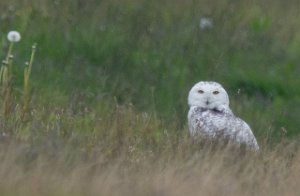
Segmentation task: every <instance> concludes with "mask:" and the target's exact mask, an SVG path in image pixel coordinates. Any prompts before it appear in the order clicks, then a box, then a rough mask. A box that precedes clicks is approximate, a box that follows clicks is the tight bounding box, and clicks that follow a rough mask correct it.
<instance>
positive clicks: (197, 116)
mask: <svg viewBox="0 0 300 196" xmlns="http://www.w3.org/2000/svg"><path fill="white" fill-rule="evenodd" d="M188 124H189V130H190V133H191V135H192V136H201V137H204V138H209V139H222V138H226V139H229V140H230V141H233V142H234V143H237V144H246V145H247V146H249V147H250V148H253V149H258V148H259V147H258V145H257V142H256V139H255V137H254V135H253V133H252V131H251V129H250V127H249V126H248V125H247V124H246V123H245V122H244V121H243V120H241V119H240V118H237V117H235V116H234V115H233V114H232V113H231V111H230V112H226V110H222V111H219V110H214V109H204V108H201V107H191V108H190V111H189V114H188Z"/></svg>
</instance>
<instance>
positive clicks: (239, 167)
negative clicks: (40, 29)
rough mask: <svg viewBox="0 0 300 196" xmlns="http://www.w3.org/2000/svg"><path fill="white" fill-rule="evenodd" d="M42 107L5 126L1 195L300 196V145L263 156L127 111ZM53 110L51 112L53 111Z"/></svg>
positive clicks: (266, 148)
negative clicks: (202, 139)
mask: <svg viewBox="0 0 300 196" xmlns="http://www.w3.org/2000/svg"><path fill="white" fill-rule="evenodd" d="M99 107H101V110H99V109H97V107H96V108H93V109H91V108H87V107H82V108H81V109H80V108H77V107H75V108H73V106H72V105H70V106H68V107H65V108H52V107H49V108H39V109H36V110H34V111H33V113H32V119H31V121H29V122H25V123H24V122H18V121H17V120H16V119H17V118H15V119H12V121H14V123H12V124H6V127H2V130H6V131H5V132H2V136H1V140H0V159H1V161H0V179H1V180H0V194H1V195H3V196H6V195H7V196H10V195H22V196H23V195H33V196H34V195H58V196H60V195H62V196H64V195H78V196H79V195H166V196H168V195H184V194H190V195H297V193H298V192H299V191H300V188H299V186H297V185H298V184H299V183H300V177H299V175H298V174H299V172H300V165H299V161H300V152H299V150H298V146H299V144H298V142H297V141H296V140H294V141H292V140H287V141H285V139H282V141H281V143H280V144H276V145H274V146H273V147H270V145H268V144H267V142H266V141H265V140H264V138H259V143H260V146H261V151H260V152H259V153H252V152H247V151H242V150H239V149H237V148H235V147H234V146H223V145H220V146H219V145H217V144H216V143H202V142H198V141H194V140H192V139H191V138H190V137H189V135H188V134H187V130H185V129H180V128H178V125H176V123H168V124H164V122H163V121H162V120H160V119H159V118H158V117H157V115H155V114H154V113H153V114H149V113H139V112H136V111H135V109H134V108H133V107H132V106H130V105H128V106H119V105H115V106H109V105H99ZM50 108H51V109H50Z"/></svg>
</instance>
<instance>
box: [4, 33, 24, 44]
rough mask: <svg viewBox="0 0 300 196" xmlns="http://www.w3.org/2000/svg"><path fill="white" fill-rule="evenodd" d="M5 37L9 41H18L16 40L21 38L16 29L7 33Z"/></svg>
mask: <svg viewBox="0 0 300 196" xmlns="http://www.w3.org/2000/svg"><path fill="white" fill-rule="evenodd" d="M7 39H8V41H10V42H18V41H20V40H21V35H20V33H19V32H18V31H10V32H9V33H8V34H7Z"/></svg>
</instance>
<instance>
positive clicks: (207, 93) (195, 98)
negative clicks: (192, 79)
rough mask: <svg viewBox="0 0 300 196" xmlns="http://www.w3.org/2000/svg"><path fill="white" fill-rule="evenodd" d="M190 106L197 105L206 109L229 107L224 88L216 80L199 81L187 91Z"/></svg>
mask: <svg viewBox="0 0 300 196" xmlns="http://www.w3.org/2000/svg"><path fill="white" fill-rule="evenodd" d="M188 104H189V106H190V107H192V106H199V107H202V108H206V109H218V108H224V107H229V98H228V94H227V92H226V91H225V89H224V88H223V87H222V86H221V85H220V84H219V83H217V82H210V81H201V82H198V83H197V84H195V85H194V86H193V87H192V89H191V90H190V92H189V96H188Z"/></svg>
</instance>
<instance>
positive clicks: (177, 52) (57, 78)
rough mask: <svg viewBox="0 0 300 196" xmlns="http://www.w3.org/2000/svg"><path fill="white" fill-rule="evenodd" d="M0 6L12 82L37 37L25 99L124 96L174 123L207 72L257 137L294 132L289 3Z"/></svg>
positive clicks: (293, 22)
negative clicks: (13, 37)
mask: <svg viewBox="0 0 300 196" xmlns="http://www.w3.org/2000/svg"><path fill="white" fill-rule="evenodd" d="M0 10H1V11H0V20H1V22H0V35H1V39H0V41H1V42H0V46H1V57H2V58H4V57H5V54H6V51H7V47H8V42H7V40H6V35H7V32H9V31H10V30H17V31H19V32H20V33H21V35H22V40H21V42H19V43H17V44H16V45H15V48H14V53H15V56H16V60H15V61H16V63H15V66H14V69H15V73H16V81H15V82H16V84H17V85H20V86H21V83H22V74H23V69H20V67H22V66H23V62H24V61H25V60H27V59H28V57H29V55H30V47H31V45H32V44H33V43H37V46H38V50H37V54H36V59H35V62H34V65H33V71H32V76H31V85H32V90H33V91H32V94H33V99H32V102H33V103H32V105H35V104H37V105H43V104H44V105H47V106H48V107H51V106H57V107H59V106H60V105H61V106H63V105H68V104H69V105H71V104H74V105H75V106H72V107H75V108H76V107H80V106H81V104H83V105H85V106H86V105H88V106H89V107H91V108H93V107H94V105H103V106H105V105H106V106H107V105H115V104H117V105H131V104H132V105H133V106H134V108H135V109H136V110H137V111H139V112H149V113H155V114H156V115H157V117H158V118H159V119H161V120H162V121H163V122H164V123H165V124H168V123H171V122H172V123H175V124H176V127H179V129H182V128H184V127H186V115H187V111H188V106H187V101H186V99H187V94H188V91H189V89H190V88H191V87H192V85H193V84H194V83H196V82H198V81H200V80H213V81H217V82H219V83H221V84H222V85H223V86H224V87H225V89H227V91H228V92H229V96H230V99H231V107H232V109H233V111H234V113H235V114H236V115H237V116H240V117H241V118H243V119H244V120H245V121H247V122H248V123H249V124H250V126H251V127H252V129H253V130H254V132H255V134H256V135H258V137H264V136H267V135H273V136H274V137H277V136H280V135H281V133H282V130H287V135H288V136H289V137H296V136H297V135H299V126H300V121H299V115H300V107H299V106H300V77H299V74H300V11H299V10H300V3H299V1H296V0H287V1H282V0H264V1H261V0H244V1H240V0H220V1H209V0H198V1H195V0H185V1H180V0H173V1H170V0H152V1H149V0H122V1H121V0H86V1H85V0H40V1H34V0H26V1H21V0H10V1H1V2H0ZM204 17H205V18H209V19H210V20H211V21H212V23H213V26H212V27H211V28H200V21H201V18H202V19H203V18H204ZM94 108H96V107H94ZM96 109H97V110H101V107H97V108H96Z"/></svg>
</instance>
